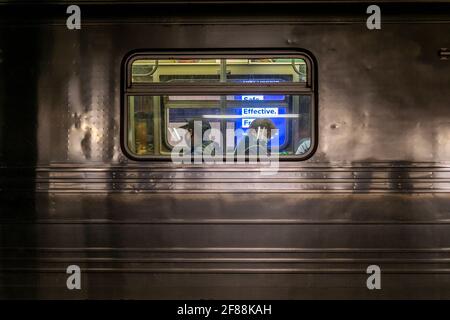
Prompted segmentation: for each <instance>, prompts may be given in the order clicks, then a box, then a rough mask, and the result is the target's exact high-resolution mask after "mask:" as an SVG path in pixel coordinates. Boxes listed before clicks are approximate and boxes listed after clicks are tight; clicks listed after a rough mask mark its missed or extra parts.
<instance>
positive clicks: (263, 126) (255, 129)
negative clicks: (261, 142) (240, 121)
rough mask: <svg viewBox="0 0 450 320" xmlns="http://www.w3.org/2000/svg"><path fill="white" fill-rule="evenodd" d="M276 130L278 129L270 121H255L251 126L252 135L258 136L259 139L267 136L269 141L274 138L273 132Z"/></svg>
mask: <svg viewBox="0 0 450 320" xmlns="http://www.w3.org/2000/svg"><path fill="white" fill-rule="evenodd" d="M276 128H277V127H276V126H275V124H274V123H273V122H272V120H270V119H255V120H253V121H252V123H250V126H249V129H250V133H252V134H255V135H257V138H258V139H261V138H262V137H263V136H265V138H266V139H267V140H270V139H271V138H272V136H273V134H274V132H273V130H275V129H276Z"/></svg>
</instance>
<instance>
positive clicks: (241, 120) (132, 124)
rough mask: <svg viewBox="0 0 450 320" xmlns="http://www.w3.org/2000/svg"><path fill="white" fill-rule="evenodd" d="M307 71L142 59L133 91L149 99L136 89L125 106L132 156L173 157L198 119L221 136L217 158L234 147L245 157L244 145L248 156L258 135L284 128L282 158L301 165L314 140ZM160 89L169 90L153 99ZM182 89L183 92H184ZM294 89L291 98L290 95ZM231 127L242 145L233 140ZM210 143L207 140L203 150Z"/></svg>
mask: <svg viewBox="0 0 450 320" xmlns="http://www.w3.org/2000/svg"><path fill="white" fill-rule="evenodd" d="M307 67H308V66H307V63H306V60H305V59H303V58H294V57H269V58H261V57H258V58H252V57H248V58H244V57H243V58H239V59H238V58H233V59H228V58H216V59H211V58H209V57H205V58H203V57H201V56H199V57H198V58H197V59H194V58H192V59H186V58H185V59H183V58H180V59H159V60H157V59H152V58H151V57H145V56H144V57H139V58H138V59H136V60H134V61H132V63H131V65H130V81H131V88H133V86H136V88H138V89H139V90H142V93H136V90H134V91H133V94H131V95H129V96H128V100H127V104H126V106H125V107H126V109H127V112H126V114H127V119H128V120H127V121H126V123H125V128H126V132H127V137H126V141H127V148H128V151H129V153H130V155H132V156H134V157H138V158H144V159H145V158H146V157H157V158H162V157H164V156H168V155H170V153H171V150H172V149H173V148H174V146H176V145H177V144H178V143H179V142H180V140H181V139H182V138H183V136H182V135H183V133H182V131H181V129H188V130H191V129H192V128H193V121H190V120H192V119H196V120H202V121H203V132H205V131H207V130H209V129H211V130H216V131H218V132H220V133H221V135H222V137H223V141H222V142H220V145H221V146H220V147H219V148H223V150H220V151H221V152H215V154H226V153H227V152H230V150H226V148H227V146H229V145H231V144H232V145H233V146H234V148H235V149H234V150H235V154H237V150H238V149H239V147H240V146H242V145H243V144H244V145H247V147H245V148H244V151H245V152H244V154H245V155H246V156H248V155H249V154H251V153H252V151H251V150H252V149H253V148H254V147H253V146H250V145H249V143H250V140H252V139H253V137H254V136H253V134H252V133H251V132H250V131H252V130H256V134H261V132H262V131H261V130H263V131H264V130H266V131H271V130H273V129H275V128H276V129H277V130H278V134H277V138H278V140H279V144H278V151H277V152H278V153H279V155H280V156H281V157H285V156H290V157H298V158H301V157H302V156H303V155H306V154H307V153H308V150H310V149H311V145H312V141H314V140H313V139H312V138H313V137H312V133H313V130H312V123H313V121H314V112H313V110H314V92H313V91H311V90H310V89H309V87H308V74H309V73H308V69H307ZM154 84H156V85H157V87H156V88H158V90H159V88H160V87H161V85H163V86H164V88H166V89H167V90H166V91H165V92H166V93H165V94H163V95H161V94H159V92H158V91H157V90H155V91H154V93H153V89H152V88H153V85H154ZM206 85H211V86H217V87H218V89H217V90H219V92H220V91H223V93H221V94H217V93H216V92H214V93H213V94H211V93H209V92H208V89H207V87H206ZM180 87H182V88H183V89H182V90H183V93H179V92H178V91H177V90H179V89H180ZM275 87H277V88H279V90H276V91H275V90H274V88H275ZM171 88H173V93H171V91H172V89H171ZM286 88H289V90H290V91H289V92H284V91H285V90H286ZM187 89H189V90H187ZM252 91H253V93H252ZM184 92H186V93H184ZM230 125H231V127H232V128H233V129H234V130H235V134H234V135H232V136H233V137H234V138H233V139H234V141H226V139H230V135H227V134H226V130H227V129H228V128H229V127H230ZM258 130H259V131H258ZM190 132H191V131H190ZM190 134H192V132H191V133H190ZM243 139H244V140H243ZM216 143H217V142H216ZM267 143H268V145H270V144H271V143H273V142H270V139H269V140H268V141H267ZM208 144H210V142H208V141H203V142H202V145H203V147H202V149H204V148H205V147H206V146H207V145H208ZM215 147H217V146H215ZM217 150H218V149H217ZM194 151H195V150H193V151H192V152H193V153H195V152H194ZM197 151H199V150H197ZM255 151H256V150H255Z"/></svg>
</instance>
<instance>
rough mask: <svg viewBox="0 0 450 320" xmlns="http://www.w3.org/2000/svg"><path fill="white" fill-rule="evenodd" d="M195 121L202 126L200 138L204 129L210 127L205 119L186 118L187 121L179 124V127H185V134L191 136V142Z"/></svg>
mask: <svg viewBox="0 0 450 320" xmlns="http://www.w3.org/2000/svg"><path fill="white" fill-rule="evenodd" d="M195 122H201V127H202V132H201V135H202V136H201V139H202V140H203V135H204V134H205V132H206V131H208V130H210V129H211V126H210V124H209V122H207V121H202V120H198V119H197V120H194V119H191V120H188V122H187V123H186V124H185V125H183V126H181V127H180V128H182V129H185V130H186V131H187V134H188V135H189V136H190V137H191V142H192V141H193V140H194V127H195Z"/></svg>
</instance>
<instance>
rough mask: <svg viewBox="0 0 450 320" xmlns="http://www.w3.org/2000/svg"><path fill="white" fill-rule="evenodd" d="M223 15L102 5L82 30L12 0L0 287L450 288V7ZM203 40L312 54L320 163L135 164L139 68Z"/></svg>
mask: <svg viewBox="0 0 450 320" xmlns="http://www.w3.org/2000/svg"><path fill="white" fill-rule="evenodd" d="M225 7H226V8H227V11H223V10H221V11H220V12H221V13H220V14H218V13H217V12H213V13H211V11H214V10H213V9H206V8H204V7H198V8H200V9H201V10H199V11H195V10H194V9H191V11H189V10H187V11H183V12H178V11H177V10H176V8H177V7H170V8H169V7H164V6H162V7H158V8H156V9H155V10H152V9H154V7H152V6H150V7H145V6H144V7H134V8H135V9H132V8H133V7H124V6H116V5H112V6H106V5H105V7H103V6H97V7H94V6H92V7H89V6H85V7H83V9H82V10H83V11H82V12H83V15H84V17H86V20H85V23H84V24H82V30H80V31H68V30H67V29H66V28H65V25H64V20H63V19H62V18H61V17H60V13H59V11H58V10H59V9H61V8H63V6H57V5H55V6H51V5H48V6H44V7H42V8H41V9H39V10H37V9H36V8H37V7H36V8H35V9H36V10H37V12H38V13H39V14H40V15H37V16H36V15H34V16H32V15H31V13H29V12H28V13H27V12H24V11H23V10H19V9H20V8H21V7H20V6H18V7H14V5H10V6H9V5H8V6H7V5H5V6H3V7H2V8H0V14H1V15H2V17H4V18H5V19H2V21H3V22H2V23H1V24H0V50H1V51H0V74H1V76H0V106H1V107H0V121H1V130H0V163H1V167H0V190H1V193H0V246H1V250H0V257H1V259H0V269H1V272H0V297H2V298H17V297H27V298H54V297H61V298H68V299H70V298H153V299H158V298H315V297H321V298H430V297H434V298H439V297H440V298H443V297H446V298H449V297H450V274H449V273H450V232H449V231H450V209H449V208H450V194H449V192H450V108H448V107H449V103H450V92H449V88H450V63H449V61H446V60H441V59H440V57H439V54H438V53H439V50H440V49H441V48H443V47H450V39H449V37H448V35H449V34H450V9H449V7H448V6H444V5H442V4H441V5H440V7H439V10H437V9H436V7H433V6H430V5H428V6H427V7H426V8H428V9H426V10H425V9H424V10H413V9H412V8H413V7H405V12H408V14H405V13H402V10H400V9H399V8H397V7H395V8H390V7H389V8H387V9H388V12H392V13H391V14H387V15H386V16H385V19H386V20H385V22H386V23H384V24H383V25H382V30H381V31H376V32H369V31H368V30H367V29H366V28H365V21H364V19H365V16H363V17H361V16H359V15H358V14H356V13H357V12H359V11H358V10H359V8H364V7H363V6H361V7H358V6H351V7H349V6H345V8H344V9H342V10H340V11H333V10H334V9H336V8H337V7H328V9H325V7H323V8H324V10H323V12H322V11H320V10H319V11H317V8H316V9H314V8H312V9H311V8H310V7H304V6H298V7H295V6H294V7H290V6H286V8H285V9H283V10H282V9H280V8H279V7H277V9H276V10H275V11H273V10H271V8H270V6H269V7H265V9H264V8H262V9H261V8H259V9H257V10H259V11H258V12H266V14H265V15H252V14H251V13H252V11H251V8H247V9H245V10H241V11H239V10H237V7H233V6H232V5H229V6H225ZM338 7H339V6H338ZM99 8H105V12H102V11H101V10H99ZM126 8H130V9H126ZM292 8H294V9H296V10H297V11H293V10H291V9H292ZM303 8H306V9H307V10H306V9H305V10H303ZM47 9H48V10H47ZM125 9H126V10H129V11H126V10H125ZM443 9H446V10H447V11H445V10H443ZM123 10H125V11H123ZM158 10H159V11H158ZM164 10H166V11H167V12H169V14H168V15H163V13H164ZM346 10H350V11H349V12H347V11H346ZM389 10H390V11H389ZM427 10H428V11H427ZM118 11H123V12H121V14H119V13H118ZM62 12H63V14H64V10H63V11H62ZM108 12H111V14H110V15H109V14H108ZM150 12H151V13H150ZM227 12H228V13H227ZM267 12H275V13H277V14H278V15H274V14H271V15H269V14H267ZM296 12H298V14H297V13H296ZM362 12H364V11H362ZM7 13H8V14H7ZM19 13H23V15H21V16H19ZM147 13H148V15H149V16H151V19H148V18H146V14H147ZM13 14H16V15H13ZM128 15H129V16H128ZM39 17H41V18H39ZM127 17H128V18H127ZM130 17H132V18H130ZM25 18H27V19H25ZM25 20H26V21H25ZM405 22H407V23H406V24H405ZM201 48H247V49H248V48H287V49H292V48H304V49H307V50H308V51H310V52H311V53H312V54H313V55H314V57H315V58H316V59H317V68H318V74H317V76H318V97H319V101H318V111H319V116H318V124H319V130H318V137H319V144H318V148H317V151H316V153H315V154H314V156H313V157H312V158H310V159H309V160H307V161H305V162H281V163H280V170H279V172H278V173H277V174H276V175H273V176H261V175H259V168H258V167H248V166H229V165H223V166H214V167H210V166H176V165H173V164H172V163H170V162H135V161H132V160H129V159H127V157H126V156H125V155H124V154H122V151H121V147H120V126H121V119H120V100H121V97H120V93H121V91H120V85H121V61H122V59H123V58H124V57H125V56H126V54H127V53H129V52H130V51H132V50H136V49H149V50H151V49H191V50H192V49H201ZM70 264H78V265H80V266H81V268H82V270H83V278H82V279H83V284H82V286H83V289H82V290H81V291H78V292H74V291H68V290H67V289H65V280H66V274H65V268H66V267H67V266H68V265H70ZM369 264H378V265H380V266H381V268H382V271H383V276H382V288H383V289H382V290H381V291H380V292H371V291H368V290H367V289H366V287H365V280H366V274H365V268H366V267H367V266H368V265H369Z"/></svg>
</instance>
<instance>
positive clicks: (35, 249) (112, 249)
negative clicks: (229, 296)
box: [0, 247, 450, 253]
mask: <svg viewBox="0 0 450 320" xmlns="http://www.w3.org/2000/svg"><path fill="white" fill-rule="evenodd" d="M0 251H4V252H7V251H17V252H19V251H26V252H33V253H39V252H61V253H65V252H67V253H69V252H119V253H120V252H131V253H137V252H140V253H147V252H151V253H450V247H431V248H330V247H328V248H298V247H279V248H275V247H274V248H260V247H197V248H195V247H158V248H156V247H155V248H127V247H120V248H118V247H0Z"/></svg>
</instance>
